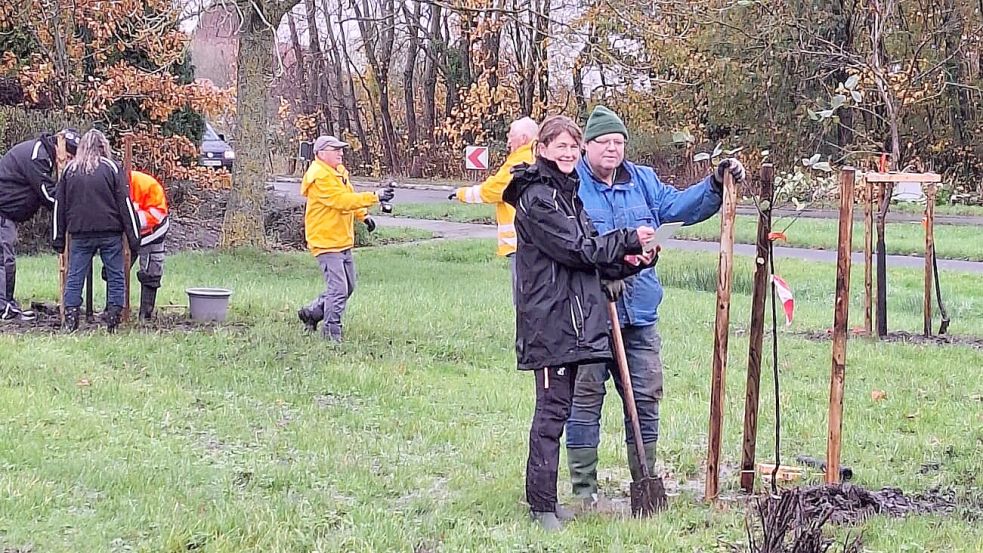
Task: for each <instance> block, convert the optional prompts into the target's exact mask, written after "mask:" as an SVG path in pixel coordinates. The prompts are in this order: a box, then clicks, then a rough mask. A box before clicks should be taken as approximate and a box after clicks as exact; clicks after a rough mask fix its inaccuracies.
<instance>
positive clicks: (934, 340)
mask: <svg viewBox="0 0 983 553" xmlns="http://www.w3.org/2000/svg"><path fill="white" fill-rule="evenodd" d="M794 335H795V336H800V337H802V338H805V339H806V340H812V341H814V342H828V341H830V340H831V339H832V336H833V334H832V331H830V330H819V331H806V332H796V333H794ZM850 337H851V338H868V337H867V335H866V333H865V332H852V333H851V335H850ZM869 339H871V340H875V339H876V338H869ZM880 341H881V342H889V343H895V344H914V345H921V346H964V347H971V348H975V349H981V350H983V337H979V336H950V335H945V336H923V335H921V334H914V333H911V332H903V331H899V332H891V333H888V335H887V336H886V337H884V338H881V339H880Z"/></svg>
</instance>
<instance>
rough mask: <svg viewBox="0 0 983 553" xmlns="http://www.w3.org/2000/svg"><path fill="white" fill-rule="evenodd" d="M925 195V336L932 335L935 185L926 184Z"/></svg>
mask: <svg viewBox="0 0 983 553" xmlns="http://www.w3.org/2000/svg"><path fill="white" fill-rule="evenodd" d="M925 188H926V193H925V328H924V330H925V336H931V335H932V286H933V285H934V284H935V274H934V272H933V271H932V268H933V265H932V259H933V258H934V256H935V185H934V184H931V183H929V184H926V185H925Z"/></svg>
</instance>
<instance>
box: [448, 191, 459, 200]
mask: <svg viewBox="0 0 983 553" xmlns="http://www.w3.org/2000/svg"><path fill="white" fill-rule="evenodd" d="M447 199H448V200H457V192H451V193H450V195H448V196H447Z"/></svg>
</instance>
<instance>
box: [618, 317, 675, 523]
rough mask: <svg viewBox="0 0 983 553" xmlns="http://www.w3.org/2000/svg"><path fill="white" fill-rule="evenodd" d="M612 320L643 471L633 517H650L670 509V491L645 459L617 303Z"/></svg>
mask: <svg viewBox="0 0 983 553" xmlns="http://www.w3.org/2000/svg"><path fill="white" fill-rule="evenodd" d="M608 318H610V319H611V333H612V335H613V336H614V355H615V358H616V359H617V360H618V372H619V373H620V374H621V386H622V388H624V390H625V406H626V409H627V410H628V418H629V419H630V420H631V428H632V431H633V432H632V434H634V438H635V453H636V454H637V455H638V462H639V464H640V465H641V469H642V478H641V480H636V481H634V482H632V483H631V514H632V516H635V517H648V516H651V515H653V514H655V513H656V512H658V511H661V510H663V509H665V508H666V506H667V504H668V500H667V499H666V489H665V487H663V485H662V479H661V478H653V477H652V475H651V474H649V468H648V462H647V459H646V458H645V447H644V446H643V445H642V429H641V426H640V425H639V424H638V410H637V409H636V408H635V392H634V390H632V387H631V375H630V374H628V358H627V357H626V356H625V343H624V341H623V340H622V339H621V325H620V324H619V323H618V308H617V307H616V306H615V304H614V302H608Z"/></svg>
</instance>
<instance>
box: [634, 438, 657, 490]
mask: <svg viewBox="0 0 983 553" xmlns="http://www.w3.org/2000/svg"><path fill="white" fill-rule="evenodd" d="M657 443H658V442H649V443H647V444H642V447H643V448H644V449H645V461H647V462H646V464H647V465H648V469H649V476H654V475H655V446H656V444H657ZM628 470H630V471H631V479H632V481H633V482H638V481H639V480H641V479H642V464H641V463H639V462H638V454H637V453H635V444H634V443H630V444H628Z"/></svg>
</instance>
